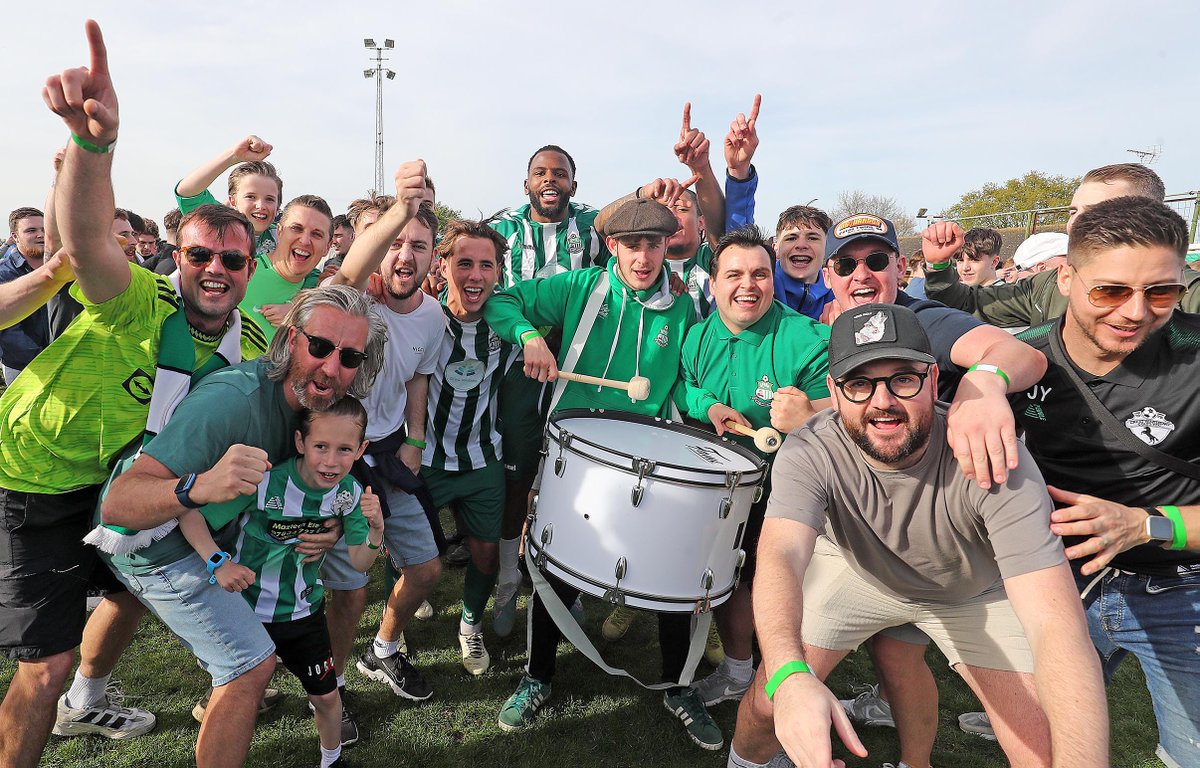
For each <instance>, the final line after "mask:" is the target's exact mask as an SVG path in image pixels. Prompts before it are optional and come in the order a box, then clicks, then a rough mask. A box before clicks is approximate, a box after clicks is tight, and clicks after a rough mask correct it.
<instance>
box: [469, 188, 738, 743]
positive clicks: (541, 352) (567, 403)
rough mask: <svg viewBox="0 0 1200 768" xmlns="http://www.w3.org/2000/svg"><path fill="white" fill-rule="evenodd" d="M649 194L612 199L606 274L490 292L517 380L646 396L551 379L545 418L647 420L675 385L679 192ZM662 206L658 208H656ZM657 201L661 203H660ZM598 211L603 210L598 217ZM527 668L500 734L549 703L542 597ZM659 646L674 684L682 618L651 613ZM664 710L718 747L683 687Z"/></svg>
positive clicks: (665, 411)
mask: <svg viewBox="0 0 1200 768" xmlns="http://www.w3.org/2000/svg"><path fill="white" fill-rule="evenodd" d="M649 186H651V187H652V188H653V189H652V190H651V191H653V192H657V193H658V194H657V195H655V198H656V199H654V200H652V199H647V197H641V198H639V199H634V200H625V201H618V203H619V205H618V206H617V207H616V208H615V211H614V212H613V213H612V215H611V216H610V217H605V216H604V215H603V213H602V215H601V218H604V219H606V226H605V227H604V231H605V234H606V235H607V245H608V248H609V250H610V251H612V253H613V254H614V255H615V256H616V258H615V259H614V260H613V261H612V262H610V263H609V265H608V267H607V269H604V268H600V267H593V268H591V269H582V270H574V271H571V272H568V273H565V274H560V275H555V276H553V277H548V278H542V279H534V280H529V281H526V282H524V283H521V284H519V285H516V286H514V287H512V288H509V289H508V290H507V291H504V292H502V293H498V294H496V295H495V296H493V297H492V298H491V300H490V301H488V303H487V305H486V306H485V307H484V319H485V320H486V321H487V322H488V324H489V325H491V326H492V328H493V329H494V330H495V331H496V333H498V334H499V335H500V337H501V338H502V339H504V340H506V341H509V342H513V343H519V344H521V345H522V347H523V348H524V351H525V374H526V375H527V376H529V377H530V378H534V379H537V380H539V381H554V380H556V379H558V372H559V366H560V364H562V365H563V367H565V368H568V369H569V370H571V371H573V372H575V373H581V374H586V375H592V376H597V377H600V378H605V379H614V380H619V381H628V380H630V379H633V378H634V377H644V378H647V379H649V381H650V386H649V392H648V393H638V394H647V395H648V396H647V397H646V399H644V400H640V401H633V400H632V399H631V398H630V393H628V392H626V391H623V390H621V389H616V388H609V387H600V386H596V385H595V384H583V383H579V382H571V383H567V382H566V381H563V380H559V382H558V384H557V386H556V389H555V398H554V402H553V403H552V405H551V408H550V410H551V411H554V410H556V409H559V408H596V409H605V410H618V411H627V412H631V413H638V414H643V415H646V416H669V415H671V414H672V411H673V410H674V404H673V402H672V396H673V392H674V390H675V384H676V383H677V381H678V378H679V360H680V350H681V348H682V346H683V338H684V334H685V332H686V331H687V329H688V328H689V327H690V326H691V325H692V323H694V322H695V317H696V315H695V308H694V307H693V305H692V302H691V301H690V300H689V298H685V297H678V298H677V297H676V296H674V294H672V292H671V289H670V283H669V280H668V275H667V273H666V271H665V270H664V269H663V258H664V256H665V246H664V243H665V240H666V238H667V237H670V236H671V235H673V234H675V232H676V230H677V229H678V228H679V226H678V222H677V221H676V219H675V216H674V215H673V214H672V213H671V211H670V210H669V209H668V207H667V205H669V204H670V203H671V202H672V201H673V200H674V199H675V198H678V196H679V194H680V193H681V191H682V189H683V187H681V186H680V185H679V184H678V182H676V181H674V180H668V181H662V180H659V181H657V182H655V183H654V184H652V185H649ZM658 200H661V201H663V202H658ZM663 203H666V204H667V205H664V204H663ZM605 213H607V211H605ZM539 326H550V327H554V328H560V329H562V334H563V351H562V353H561V359H557V360H556V359H555V356H554V355H553V354H552V353H551V352H550V349H549V347H548V346H547V345H546V342H545V340H544V339H543V338H542V337H541V334H540V333H539V331H538V330H537V328H538V327H539ZM550 583H551V586H552V587H553V588H554V591H555V593H556V594H557V595H558V597H559V598H560V599H561V600H562V601H563V603H564V604H566V605H570V604H571V603H572V602H573V601H574V600H575V597H576V595H577V594H578V590H577V589H575V588H573V587H569V586H567V585H566V584H564V583H562V582H561V581H558V580H556V579H551V580H550ZM531 610H532V617H531V624H532V632H531V636H530V646H529V665H528V668H527V673H526V674H525V676H524V677H523V678H522V679H521V682H520V684H519V685H518V686H517V690H516V692H515V693H513V695H512V696H510V697H509V699H508V701H507V702H505V704H504V707H503V708H502V709H501V711H500V717H499V726H500V728H501V729H502V730H506V731H514V730H519V729H521V728H523V727H525V726H527V725H529V724H530V723H531V722H532V721H533V719H534V717H535V716H536V714H537V711H538V709H539V708H540V707H541V705H542V704H543V702H545V700H546V699H547V697H549V695H550V682H551V679H552V678H553V676H554V661H555V653H556V649H557V646H558V642H559V639H560V638H561V637H562V634H561V632H560V631H559V629H558V627H557V626H555V624H554V622H553V620H552V619H551V617H550V615H549V613H548V612H547V610H546V608H545V606H544V605H543V604H542V601H541V598H540V597H539V596H538V595H536V594H535V595H534V598H533V607H532V609H531ZM658 621H659V624H658V626H659V646H660V648H661V651H662V659H663V679H664V680H667V681H671V680H678V679H679V678H680V676H681V674H682V672H683V668H684V663H685V661H686V652H687V645H688V634H689V631H690V628H691V617H690V616H688V615H686V614H659V616H658ZM664 705H665V706H666V707H667V708H668V709H669V710H670V711H671V712H672V713H674V714H675V715H676V716H677V717H679V719H680V720H682V721H683V723H684V725H685V726H686V727H687V731H688V735H689V737H690V738H691V739H692V740H693V741H694V742H696V743H697V744H699V745H700V746H701V747H703V748H705V749H720V748H721V747H722V746H723V745H724V739H723V738H722V736H721V731H720V729H719V728H718V727H717V725H716V723H714V722H713V721H712V718H711V717H710V716H709V715H708V712H707V711H706V710H705V709H704V704H703V702H702V701H700V697H699V696H698V695H697V694H696V692H695V691H694V690H693V689H691V688H685V687H682V686H676V687H672V688H669V689H668V690H667V692H666V694H665V697H664Z"/></svg>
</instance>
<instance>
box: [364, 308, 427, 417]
mask: <svg viewBox="0 0 1200 768" xmlns="http://www.w3.org/2000/svg"><path fill="white" fill-rule="evenodd" d="M420 296H421V303H420V305H418V306H417V308H416V309H414V310H413V311H412V312H408V313H405V314H401V313H399V312H394V311H392V310H391V309H388V308H387V307H386V306H385V305H383V304H376V305H375V309H374V311H375V312H376V313H377V314H378V315H379V316H380V317H381V318H383V321H384V322H385V323H387V327H388V343H387V348H386V349H385V351H384V353H383V368H382V369H381V370H380V371H379V376H377V377H376V378H375V386H374V387H372V388H371V394H370V395H368V396H367V398H366V399H365V400H364V401H363V406H364V407H365V408H366V409H367V439H368V440H380V439H382V438H384V437H387V436H388V435H390V434H393V433H394V432H396V430H398V429H400V427H402V426H403V425H404V408H405V406H407V405H408V390H407V389H405V384H407V383H408V381H409V380H410V379H411V378H412V377H413V376H415V375H416V374H420V373H423V374H430V373H433V371H434V369H435V368H436V367H437V362H438V355H439V354H440V353H441V349H442V335H443V334H444V333H445V332H446V316H445V315H444V314H442V308H441V306H440V305H439V304H438V302H437V300H436V299H433V298H430V297H429V296H426V295H425V294H423V293H422V294H420Z"/></svg>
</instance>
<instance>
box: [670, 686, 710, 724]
mask: <svg viewBox="0 0 1200 768" xmlns="http://www.w3.org/2000/svg"><path fill="white" fill-rule="evenodd" d="M675 698H676V700H677V701H678V702H679V706H681V707H683V711H684V712H687V713H688V715H690V716H691V718H692V720H704V719H706V718H708V717H709V714H708V708H707V707H705V706H704V702H703V701H702V700H701V699H700V696H699V695H698V694H697V693H696V689H694V688H685V689H684V690H683V692H682V693H680V694H679V695H678V696H676V697H675Z"/></svg>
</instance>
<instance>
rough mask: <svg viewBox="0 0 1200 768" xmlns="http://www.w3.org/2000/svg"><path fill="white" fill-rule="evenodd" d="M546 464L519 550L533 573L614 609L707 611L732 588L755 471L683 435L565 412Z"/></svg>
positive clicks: (556, 423)
mask: <svg viewBox="0 0 1200 768" xmlns="http://www.w3.org/2000/svg"><path fill="white" fill-rule="evenodd" d="M545 447H546V451H547V455H546V458H545V460H544V461H543V464H542V474H541V484H540V490H539V492H538V495H537V497H536V498H535V499H534V505H533V512H532V513H531V515H530V525H529V532H528V540H527V545H526V546H527V547H528V549H529V553H530V555H531V556H532V557H533V559H534V562H535V564H537V566H538V568H539V569H541V570H542V571H543V572H544V573H547V574H550V575H553V576H555V577H556V578H558V579H561V580H562V581H564V582H566V583H568V584H570V585H571V586H574V587H577V588H578V589H580V590H581V591H583V592H584V593H586V594H589V595H592V596H594V597H599V598H602V599H605V600H608V601H609V602H611V603H613V604H616V605H627V606H630V607H634V608H645V609H648V610H652V611H662V612H671V613H694V612H697V611H707V610H709V609H710V608H712V607H715V606H717V605H720V604H721V603H723V602H724V601H725V600H727V599H728V598H729V596H730V595H731V594H732V593H733V590H734V588H735V587H736V586H737V577H738V570H739V569H740V567H741V564H742V562H743V561H744V559H745V556H744V554H743V552H742V550H741V545H742V535H743V533H744V532H745V528H746V518H747V515H748V514H749V511H750V505H751V504H752V503H754V501H755V499H756V498H757V496H758V494H759V493H761V487H762V482H763V480H764V478H765V477H766V472H767V467H766V463H765V462H764V461H763V460H762V459H761V458H759V457H758V456H757V455H756V454H755V453H754V452H753V451H750V450H748V449H746V448H744V447H742V446H740V445H738V444H736V443H733V442H730V441H728V440H724V439H722V438H718V437H716V436H715V435H713V434H711V433H706V432H702V431H700V430H698V429H694V428H692V427H689V426H686V425H683V424H679V423H675V422H672V421H667V420H663V419H655V418H650V417H646V416H638V415H634V414H627V413H606V412H603V411H589V410H565V411H559V412H558V413H556V414H554V415H553V416H551V417H550V420H549V422H548V423H547V425H546V441H545Z"/></svg>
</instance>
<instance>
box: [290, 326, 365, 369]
mask: <svg viewBox="0 0 1200 768" xmlns="http://www.w3.org/2000/svg"><path fill="white" fill-rule="evenodd" d="M296 330H297V331H300V333H303V334H304V337H305V338H306V339H308V354H310V355H312V356H313V357H315V358H317V359H318V360H324V359H325V358H327V357H329V355H330V354H332V352H333V350H335V349H336V350H337V351H338V359H339V360H340V361H341V363H342V367H343V368H357V367H358V366H360V365H362V364H363V361H364V360H366V359H367V353H366V352H361V351H359V350H357V349H352V348H350V347H339V346H338V345H336V344H334V343H333V342H332V341H330V340H329V339H326V338H322V337H321V336H313V335H312V334H311V333H309V332H308V331H306V330H304V329H303V328H301V327H299V326H296Z"/></svg>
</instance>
